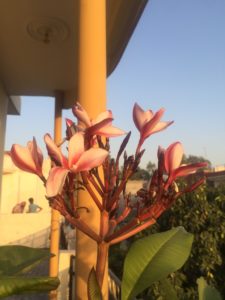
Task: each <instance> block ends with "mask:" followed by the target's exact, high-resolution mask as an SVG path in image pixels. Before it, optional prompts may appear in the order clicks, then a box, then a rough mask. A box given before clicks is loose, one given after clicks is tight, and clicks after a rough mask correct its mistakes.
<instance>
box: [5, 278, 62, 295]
mask: <svg viewBox="0 0 225 300" xmlns="http://www.w3.org/2000/svg"><path fill="white" fill-rule="evenodd" d="M58 285H59V279H58V278H55V277H52V278H51V277H33V278H27V277H14V276H9V277H0V298H4V297H7V296H11V295H17V294H26V293H32V292H33V293H34V292H40V293H41V292H48V291H51V290H55V289H56V288H57V287H58Z"/></svg>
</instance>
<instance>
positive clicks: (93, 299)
mask: <svg viewBox="0 0 225 300" xmlns="http://www.w3.org/2000/svg"><path fill="white" fill-rule="evenodd" d="M87 287H88V300H101V299H102V294H101V289H100V287H99V284H98V280H97V277H96V272H95V269H94V268H92V269H91V272H90V274H89V276H88V285H87Z"/></svg>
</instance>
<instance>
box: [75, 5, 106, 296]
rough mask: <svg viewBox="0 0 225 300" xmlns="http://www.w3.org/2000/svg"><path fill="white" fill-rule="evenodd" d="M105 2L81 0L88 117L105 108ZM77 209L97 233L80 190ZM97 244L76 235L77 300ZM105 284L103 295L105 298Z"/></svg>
mask: <svg viewBox="0 0 225 300" xmlns="http://www.w3.org/2000/svg"><path fill="white" fill-rule="evenodd" d="M105 2H106V1H105V0H94V1H90V0H80V2H79V4H80V8H79V9H80V11H79V17H80V20H79V70H78V99H77V100H78V101H79V102H80V103H81V105H82V106H83V107H84V108H85V109H86V110H87V112H88V114H89V115H90V116H91V117H95V116H96V115H97V114H98V113H100V112H102V111H104V110H105V109H106V3H105ZM78 206H86V207H88V208H89V209H90V213H85V211H83V212H82V213H83V214H82V218H84V219H85V221H86V222H88V224H89V225H90V226H91V228H92V229H94V230H95V231H96V232H98V231H99V220H100V215H99V212H98V209H97V208H96V206H95V204H94V203H93V201H92V200H91V199H90V197H89V195H88V194H87V193H86V192H84V191H79V195H78ZM96 255H97V248H96V243H95V242H93V241H92V240H91V239H90V238H88V237H87V236H85V235H84V234H82V233H81V232H79V231H78V232H77V239H76V299H77V300H78V299H79V300H85V299H87V286H86V284H87V279H88V275H89V272H90V270H91V268H92V267H93V266H95V262H96ZM106 282H107V281H106V280H105V293H104V294H105V295H104V299H107V283H106Z"/></svg>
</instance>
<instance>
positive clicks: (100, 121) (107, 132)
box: [72, 102, 125, 137]
mask: <svg viewBox="0 0 225 300" xmlns="http://www.w3.org/2000/svg"><path fill="white" fill-rule="evenodd" d="M72 110H73V114H74V115H75V117H77V119H78V120H79V121H80V122H82V123H83V125H84V126H85V131H86V133H87V134H88V135H89V136H93V135H100V136H105V137H116V136H120V135H123V134H125V132H124V131H123V130H121V129H119V128H116V127H114V126H112V121H113V115H112V112H111V111H110V110H106V111H105V112H102V113H100V114H99V115H98V116H97V118H95V119H93V120H92V119H90V117H89V116H88V114H87V112H86V110H85V109H84V108H83V107H82V106H81V105H80V103H78V102H77V103H76V105H74V107H73V109H72Z"/></svg>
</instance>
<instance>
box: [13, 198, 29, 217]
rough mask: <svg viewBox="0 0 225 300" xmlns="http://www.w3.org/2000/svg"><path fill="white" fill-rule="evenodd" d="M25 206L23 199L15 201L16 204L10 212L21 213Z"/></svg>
mask: <svg viewBox="0 0 225 300" xmlns="http://www.w3.org/2000/svg"><path fill="white" fill-rule="evenodd" d="M25 206H26V202H25V201H22V202H19V203H17V204H16V205H15V206H14V207H13V209H12V213H13V214H22V213H23V211H24V208H25Z"/></svg>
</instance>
